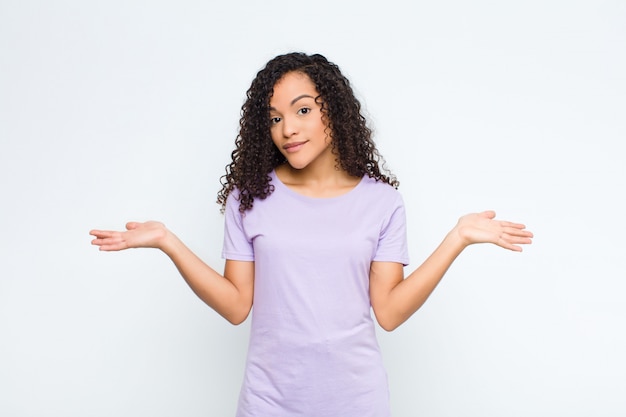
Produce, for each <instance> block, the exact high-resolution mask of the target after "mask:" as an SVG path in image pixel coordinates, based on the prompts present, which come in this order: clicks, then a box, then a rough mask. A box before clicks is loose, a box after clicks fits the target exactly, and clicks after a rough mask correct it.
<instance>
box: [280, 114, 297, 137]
mask: <svg viewBox="0 0 626 417" xmlns="http://www.w3.org/2000/svg"><path fill="white" fill-rule="evenodd" d="M282 124H283V126H282V127H283V136H284V137H286V138H289V137H291V136H293V135H295V134H296V133H298V121H297V120H295V119H294V118H292V117H285V118H283V123H282Z"/></svg>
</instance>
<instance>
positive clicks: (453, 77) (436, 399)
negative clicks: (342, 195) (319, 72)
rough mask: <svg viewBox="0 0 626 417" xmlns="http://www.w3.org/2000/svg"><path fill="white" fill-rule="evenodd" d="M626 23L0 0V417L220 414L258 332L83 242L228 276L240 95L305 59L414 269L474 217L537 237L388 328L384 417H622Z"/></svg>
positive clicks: (580, 5) (484, 255) (521, 8)
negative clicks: (395, 206)
mask: <svg viewBox="0 0 626 417" xmlns="http://www.w3.org/2000/svg"><path fill="white" fill-rule="evenodd" d="M625 21H626V6H625V3H623V2H620V1H617V0H615V1H594V0H582V1H565V0H562V1H556V0H549V1H534V0H533V1H526V2H490V1H484V0H480V1H474V2H465V1H460V0H457V1H454V0H448V1H440V2H425V1H423V2H409V1H406V2H394V1H386V2H364V1H362V0H361V1H343V2H339V1H336V2H326V1H316V2H283V1H276V0H271V1H263V2H255V1H251V0H250V1H246V2H208V1H198V0H182V1H176V2H174V1H172V2H165V1H140V0H125V1H121V0H109V1H107V2H103V1H93V2H85V1H78V0H73V1H72V0H66V1H54V2H48V1H36V0H19V1H18V0H0V141H1V142H0V144H1V147H0V196H1V199H2V200H1V201H2V203H1V205H0V237H1V239H0V257H1V258H0V259H1V262H0V415H2V416H48V417H51V416H59V417H60V416H63V417H69V416H81V417H83V416H107V417H108V416H133V417H134V416H140V415H150V416H155V417H157V416H173V415H184V416H187V417H192V416H231V415H233V412H234V410H235V405H236V399H237V395H238V389H239V384H240V382H241V376H242V371H243V365H244V363H243V361H244V358H245V352H246V343H247V332H248V323H245V324H244V325H242V326H241V327H231V326H230V325H228V324H226V322H225V321H224V320H222V319H221V318H220V317H218V316H217V314H216V313H214V312H213V311H211V310H210V309H208V308H207V307H205V306H204V305H203V304H202V303H201V302H200V301H199V300H198V299H197V298H195V296H194V295H193V294H192V292H191V291H190V290H189V289H188V288H187V286H186V284H185V283H184V282H183V281H182V279H180V278H179V277H178V275H177V273H176V271H175V268H174V267H173V265H172V264H171V263H170V261H169V260H168V259H166V258H165V257H164V256H163V255H162V254H160V253H158V252H156V251H149V250H134V251H130V252H124V253H100V252H98V251H97V250H96V249H95V248H94V247H92V246H91V245H90V244H89V241H90V237H89V236H88V234H87V232H88V231H89V229H91V228H121V227H123V225H124V223H125V222H126V221H127V220H147V219H159V220H162V221H164V222H165V223H166V224H167V225H168V226H169V227H170V228H171V229H173V230H174V231H175V232H177V234H178V235H179V236H180V237H181V238H182V239H183V240H184V241H186V242H187V243H188V245H189V246H190V247H191V248H192V249H193V250H195V251H196V252H197V253H198V254H199V255H200V256H201V257H202V258H204V259H205V260H206V261H207V262H208V263H210V264H211V265H213V266H214V267H216V268H218V269H221V267H222V264H223V261H222V260H221V259H220V257H219V254H220V250H221V239H222V218H221V215H220V214H219V207H218V206H217V205H216V204H215V203H214V200H215V195H216V192H217V191H218V189H219V182H218V178H219V176H220V175H222V174H223V172H224V166H225V165H226V164H227V163H228V162H229V158H230V152H231V150H232V146H233V140H234V137H235V134H236V131H237V123H238V118H239V108H240V106H241V104H242V103H243V99H244V93H245V90H246V89H247V87H248V86H249V83H250V81H251V80H252V78H253V77H254V75H255V74H256V71H258V70H259V69H260V68H261V67H262V66H263V64H264V63H265V62H266V61H267V60H268V59H269V58H271V57H273V56H274V55H276V54H278V53H283V52H288V51H292V50H302V51H305V52H321V53H323V54H324V55H326V56H327V57H328V58H329V59H330V60H332V61H334V62H336V63H337V64H339V66H340V67H341V68H342V69H343V71H344V72H345V73H346V74H347V75H348V76H349V77H350V78H351V80H352V81H353V83H354V86H355V88H356V91H357V92H358V94H359V96H360V97H361V99H362V100H363V103H364V105H365V107H366V110H367V113H368V114H369V115H370V117H371V120H372V122H373V124H374V126H375V129H376V133H377V136H376V138H377V141H378V144H379V147H380V149H381V151H382V153H383V154H384V155H385V157H386V159H387V161H388V165H389V167H390V168H392V169H393V170H394V171H395V172H396V173H397V175H398V176H399V178H400V180H401V188H400V189H401V191H402V192H403V195H404V196H405V200H406V203H407V207H408V213H409V228H410V231H409V232H410V244H411V256H412V260H413V263H412V265H411V267H415V266H417V265H418V264H419V263H420V262H421V261H422V260H423V259H424V258H425V257H426V256H427V255H428V253H429V252H430V251H431V250H432V249H434V247H435V246H436V244H437V243H438V242H439V241H440V239H442V237H443V235H444V234H445V233H446V232H447V230H448V229H449V228H450V227H452V225H453V224H454V222H455V221H456V219H457V217H458V216H460V215H461V214H464V213H466V212H469V211H476V210H483V209H495V210H496V211H497V212H498V215H499V217H501V218H507V219H511V220H517V221H522V222H525V223H526V224H527V225H528V227H529V229H530V230H532V231H533V232H535V234H536V239H535V242H534V244H533V245H532V246H531V247H528V248H526V250H525V251H524V253H522V254H518V253H510V252H506V251H503V250H500V249H498V248H495V247H491V246H477V247H472V248H469V249H468V250H467V252H466V253H464V254H463V255H462V256H461V258H460V259H459V260H458V262H457V263H456V264H455V265H453V267H452V268H451V270H450V271H449V273H448V276H447V277H446V279H445V280H444V281H443V282H442V284H441V285H440V287H439V288H438V289H437V290H436V292H435V293H434V294H433V296H432V297H431V299H430V300H429V301H428V303H427V304H426V305H425V306H424V307H423V309H422V310H420V311H419V312H418V313H417V314H416V315H415V316H414V317H413V318H412V319H411V320H410V321H409V322H407V323H405V324H404V325H403V326H402V327H401V328H400V329H398V330H397V331H395V332H393V333H390V334H387V333H384V332H381V334H380V343H381V345H382V348H383V352H384V355H385V360H386V364H387V367H388V372H389V377H390V384H391V390H392V401H393V408H394V411H395V416H396V417H414V416H432V417H440V416H455V417H456V416H477V417H478V416H480V417H487V416H493V417H501V416H551V417H552V416H568V417H571V416H590V415H594V416H623V415H624V414H626V397H625V396H624V395H623V394H624V392H626V381H625V377H626V359H625V358H624V352H625V351H626V333H625V331H624V328H625V323H626V305H625V304H624V302H623V299H624V295H623V294H624V291H625V290H626V284H625V282H624V278H626V276H625V275H626V274H625V270H626V268H625V266H626V265H625V261H624V255H623V254H624V252H625V250H626V243H625V241H626V240H625V239H624V235H625V232H626V227H625V223H624V212H625V209H626V203H624V190H625V185H626V173H625V168H624V151H623V143H621V142H624V139H626V117H625V116H626V99H625V97H626V76H625V75H624V74H626V26H625V25H624V22H625Z"/></svg>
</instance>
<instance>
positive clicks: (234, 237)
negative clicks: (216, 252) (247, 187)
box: [222, 191, 254, 261]
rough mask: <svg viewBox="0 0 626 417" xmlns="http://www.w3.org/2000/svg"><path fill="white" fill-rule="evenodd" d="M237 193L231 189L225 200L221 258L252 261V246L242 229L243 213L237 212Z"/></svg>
mask: <svg viewBox="0 0 626 417" xmlns="http://www.w3.org/2000/svg"><path fill="white" fill-rule="evenodd" d="M237 195H238V193H237V192H236V191H233V192H231V193H230V194H229V196H228V199H227V200H226V210H225V211H224V245H223V247H222V258H224V259H230V260H233V261H254V248H253V246H252V241H251V240H250V239H249V238H248V236H247V235H246V232H245V229H244V224H243V216H244V214H242V213H241V212H239V200H238V199H237Z"/></svg>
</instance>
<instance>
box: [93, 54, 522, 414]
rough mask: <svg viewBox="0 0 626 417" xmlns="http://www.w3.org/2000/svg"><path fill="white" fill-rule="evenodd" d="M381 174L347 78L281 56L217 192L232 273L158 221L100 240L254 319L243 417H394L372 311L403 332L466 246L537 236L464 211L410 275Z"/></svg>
mask: <svg viewBox="0 0 626 417" xmlns="http://www.w3.org/2000/svg"><path fill="white" fill-rule="evenodd" d="M381 164H382V161H381V158H380V155H379V154H378V151H377V150H376V147H375V145H374V142H373V141H372V139H371V131H370V129H369V128H368V127H367V124H366V120H365V118H364V117H363V116H362V114H361V109H360V104H359V102H358V100H357V99H356V98H355V96H354V93H353V91H352V88H351V87H350V83H349V81H348V80H347V79H346V78H345V77H344V76H343V75H342V74H341V72H340V70H339V68H338V67H337V66H336V65H334V64H333V63H330V62H328V61H327V60H326V58H324V57H323V56H321V55H310V56H309V55H306V54H302V53H290V54H285V55H280V56H277V57H276V58H274V59H272V60H271V61H270V62H268V63H267V65H266V66H265V68H264V69H262V70H261V71H260V72H259V73H258V74H257V76H256V78H255V79H254V81H253V82H252V85H251V87H250V89H249V90H248V92H247V100H246V102H245V104H244V105H243V108H242V117H241V121H240V133H239V135H238V137H237V139H236V149H235V151H234V152H233V154H232V162H231V163H230V164H229V165H228V166H227V173H226V175H225V176H224V178H223V188H222V190H221V191H220V192H219V194H218V202H219V203H220V204H221V205H222V210H223V211H224V213H225V233H224V249H223V257H224V258H225V259H226V262H225V268H224V274H223V275H221V274H219V273H218V272H216V271H215V270H213V269H212V268H211V267H209V266H208V265H206V264H205V263H204V262H203V261H202V260H200V259H199V258H198V257H197V256H196V255H194V254H193V253H192V252H191V251H190V250H189V249H188V248H187V247H185V245H184V244H183V243H182V242H181V241H180V240H179V239H178V238H177V237H176V236H175V235H174V234H173V233H172V232H171V231H169V230H168V229H167V228H166V227H165V226H164V225H163V224H161V223H159V222H146V223H136V222H131V223H128V224H127V225H126V228H127V230H126V231H123V232H116V231H102V230H93V231H91V234H92V235H93V236H95V239H94V240H93V242H92V243H93V244H94V245H97V246H99V247H100V249H101V250H105V251H113V250H122V249H126V248H136V247H153V248H158V249H161V250H162V251H163V252H164V253H165V254H167V255H168V256H169V257H170V258H171V259H172V261H173V262H174V264H175V265H176V266H177V268H178V270H179V271H180V273H181V275H182V276H183V277H184V279H185V280H186V281H187V283H188V284H189V286H190V287H191V288H192V289H193V291H194V292H195V293H196V294H197V295H198V296H199V297H200V298H201V299H202V300H203V301H204V302H206V303H207V304H208V305H209V306H210V307H212V308H213V309H214V310H215V311H217V312H218V313H219V314H221V315H222V316H223V317H224V318H226V319H227V320H228V321H230V322H231V323H233V324H238V323H241V322H243V321H244V320H245V319H246V318H247V316H248V314H249V313H250V311H251V310H252V325H251V337H250V346H249V350H248V359H247V364H246V373H245V378H244V382H243V386H242V390H241V395H240V400H239V408H238V412H237V416H239V417H244V416H245V417H248V416H264V417H266V416H272V417H278V416H316V417H323V416H329V417H330V416H332V417H337V416H358V417H366V416H371V417H384V416H389V415H390V411H389V395H388V388H387V379H386V374H385V370H384V367H383V364H382V359H381V355H380V351H379V348H378V344H377V342H376V338H375V329H374V323H373V320H372V318H371V313H370V311H371V310H373V312H374V315H375V317H376V320H377V322H378V323H379V324H380V326H381V327H383V328H384V329H385V330H388V331H390V330H393V329H395V328H396V327H398V326H399V325H400V324H402V323H403V322H404V321H405V320H407V319H408V318H409V317H410V316H411V315H412V314H413V313H414V312H415V311H416V310H417V309H418V308H419V307H420V306H421V305H422V304H423V303H424V302H425V301H426V299H427V298H428V296H429V295H430V294H431V292H432V291H433V290H434V288H435V287H436V285H437V284H438V282H439V281H440V280H441V278H442V277H443V275H444V273H445V272H446V270H447V269H448V267H449V266H450V265H451V264H452V262H453V261H454V259H455V258H456V257H457V256H458V255H459V254H460V253H461V252H462V251H463V250H464V248H465V247H467V246H468V245H470V244H474V243H493V244H496V245H498V246H500V247H502V248H505V249H509V250H514V251H521V247H520V246H519V245H522V244H529V243H531V238H532V233H531V232H529V231H527V230H525V226H523V225H521V224H517V223H511V222H507V221H498V220H495V219H494V217H495V213H494V212H492V211H485V212H483V213H473V214H468V215H466V216H463V217H461V218H460V219H459V221H458V223H457V224H456V226H455V227H454V228H453V229H452V230H451V231H450V232H449V233H448V234H447V235H446V237H445V238H444V240H443V241H442V243H441V244H440V245H439V247H438V248H437V249H435V251H434V252H433V253H432V255H431V256H430V257H429V258H428V259H426V261H425V262H424V263H423V264H422V265H420V266H419V267H418V268H417V269H416V270H415V271H413V272H412V273H411V274H410V275H408V276H407V277H406V278H405V276H404V272H403V267H404V266H405V265H406V264H408V249H407V244H406V226H405V211H404V205H403V202H402V198H401V196H400V194H399V192H398V191H397V190H396V187H397V186H398V182H397V180H396V179H395V177H394V176H393V175H391V174H390V173H388V172H386V171H385V170H383V169H382V167H381ZM253 305H254V309H252V306H253Z"/></svg>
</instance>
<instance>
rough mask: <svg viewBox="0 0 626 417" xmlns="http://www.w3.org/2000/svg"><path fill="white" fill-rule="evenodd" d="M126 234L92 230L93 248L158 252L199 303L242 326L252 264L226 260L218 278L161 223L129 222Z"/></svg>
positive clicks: (250, 290)
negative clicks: (170, 262)
mask: <svg viewBox="0 0 626 417" xmlns="http://www.w3.org/2000/svg"><path fill="white" fill-rule="evenodd" d="M126 229H127V230H126V231H124V232H116V231H109V230H92V231H91V232H89V234H91V235H92V236H94V237H95V239H93V240H92V242H91V243H92V244H93V245H96V246H99V248H100V250H102V251H119V250H124V249H129V248H157V249H160V250H161V251H163V252H164V253H165V254H166V255H167V256H169V258H170V259H171V260H172V261H173V262H174V265H176V268H178V271H179V272H180V274H181V275H182V276H183V278H184V279H185V281H186V282H187V284H188V285H189V286H190V287H191V289H192V290H193V292H194V293H196V295H197V296H198V297H200V299H201V300H202V301H204V302H205V303H206V304H208V305H209V306H210V307H211V308H213V309H214V310H215V311H216V312H217V313H219V314H220V315H221V316H222V317H224V318H225V319H226V320H228V321H229V322H231V323H233V324H239V323H241V322H243V321H244V320H245V319H246V317H247V316H248V314H249V312H250V309H251V308H252V294H253V290H254V262H245V261H232V260H227V261H226V265H225V267H224V275H220V274H219V273H217V272H216V271H215V270H214V269H212V268H211V267H210V266H208V265H207V264H206V263H204V262H203V261H202V260H201V259H200V258H198V257H197V256H196V255H195V254H194V253H193V252H192V251H191V250H190V249H189V248H187V246H185V244H184V243H183V242H182V241H181V240H180V239H178V237H176V235H174V234H173V233H172V232H170V231H169V230H168V229H167V228H166V227H165V226H164V225H163V224H162V223H159V222H146V223H136V222H131V223H128V224H127V225H126Z"/></svg>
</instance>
